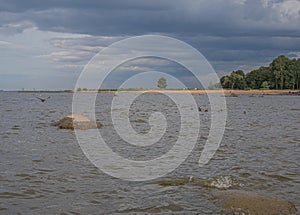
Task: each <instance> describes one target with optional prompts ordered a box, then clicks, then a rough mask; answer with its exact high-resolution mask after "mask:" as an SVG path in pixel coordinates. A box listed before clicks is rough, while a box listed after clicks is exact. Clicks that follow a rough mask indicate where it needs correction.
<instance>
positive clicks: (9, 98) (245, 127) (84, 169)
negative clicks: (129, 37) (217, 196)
mask: <svg viewBox="0 0 300 215" xmlns="http://www.w3.org/2000/svg"><path fill="white" fill-rule="evenodd" d="M35 96H36V94H33V93H7V92H2V93H0V116H1V118H0V119H1V121H0V146H1V147H0V151H1V157H0V163H1V164H0V170H1V175H0V182H1V184H0V213H3V214H17V213H20V214H118V213H120V214H136V213H140V214H144V213H170V214H184V213H187V214H220V213H222V211H221V209H220V208H219V207H218V206H217V205H216V204H215V202H214V200H213V198H212V193H213V192H214V191H216V190H219V189H233V188H234V189H241V190H249V191H255V192H259V193H263V194H267V195H271V196H276V197H279V198H283V199H286V200H289V201H291V202H293V203H294V204H295V205H296V207H297V208H298V210H299V209H300V197H299V196H300V168H299V158H300V153H299V152H300V148H299V146H300V131H299V128H300V97H297V96H265V97H249V96H239V97H238V98H226V99H227V100H226V102H227V114H228V118H227V124H226V130H225V134H224V137H223V140H222V143H221V146H220V148H219V149H218V151H217V153H216V154H215V155H214V157H213V159H212V160H211V161H210V162H209V163H208V164H207V165H205V166H204V167H201V168H200V167H199V166H198V164H197V162H198V159H199V156H200V153H201V151H202V148H203V145H204V144H205V141H206V140H207V136H208V133H209V127H210V115H209V114H210V110H208V112H199V116H200V119H201V131H200V133H199V138H198V142H197V145H196V146H195V148H194V150H193V152H192V153H191V155H190V156H189V157H188V159H187V160H186V161H185V162H184V163H183V164H182V165H181V166H179V168H177V169H176V170H175V171H173V172H172V173H170V174H167V175H166V176H165V177H163V178H159V179H156V180H152V181H146V182H126V181H122V180H120V179H116V178H113V177H111V176H108V175H106V174H104V173H103V172H102V171H101V170H99V169H98V168H96V167H95V166H93V164H92V163H91V162H90V161H89V160H88V159H87V158H86V157H85V155H84V154H83V152H82V150H81V148H80V146H79V144H78V142H77V140H76V137H75V135H74V132H73V131H71V130H60V129H58V128H57V127H54V126H52V125H51V123H53V122H55V121H57V120H59V119H61V118H63V117H65V116H66V115H69V114H70V113H71V112H72V96H73V95H72V94H71V93H55V94H54V93H53V94H50V93H49V94H44V95H43V96H44V97H46V96H51V98H50V99H49V100H47V101H46V102H44V103H42V102H40V101H39V100H37V99H36V98H35ZM82 96H85V97H86V98H87V99H88V98H89V96H90V94H88V93H87V94H86V93H82ZM179 96H183V97H184V94H182V95H179ZM112 98H113V94H110V93H103V94H100V95H99V96H98V99H97V102H96V118H97V120H100V121H101V123H103V125H104V126H103V127H102V128H101V129H100V132H101V134H102V135H103V136H104V139H105V140H106V141H107V142H108V145H109V146H110V147H111V148H112V149H113V151H115V152H116V153H118V154H120V155H122V156H123V157H127V158H131V159H135V160H147V159H153V158H156V157H158V156H161V155H162V154H164V153H165V152H167V151H168V150H170V148H172V146H173V145H174V143H175V142H176V138H177V136H178V131H179V130H180V116H179V115H178V110H177V107H176V105H175V104H174V103H172V101H171V100H168V99H167V98H166V97H165V96H163V95H160V94H146V95H143V96H140V97H139V98H138V99H137V100H136V101H135V103H134V104H132V107H131V112H130V116H131V117H130V121H131V123H132V127H133V128H134V129H135V130H136V131H137V132H140V133H143V132H144V133H146V132H148V131H149V129H150V126H149V124H148V119H149V116H150V114H151V113H152V112H156V111H159V112H161V113H163V114H164V115H165V117H166V119H167V121H168V127H167V130H166V134H165V135H164V136H163V137H162V138H161V139H160V141H159V142H158V143H156V144H155V145H153V146H152V147H148V148H143V150H142V149H140V148H138V147H133V146H132V145H129V144H124V141H122V139H121V138H120V137H119V136H118V135H117V133H116V132H115V131H114V129H113V124H112V121H111V119H110V106H109V104H110V101H111V99H112ZM195 99H196V101H197V103H198V105H199V106H201V107H203V108H204V109H205V108H206V107H209V104H208V100H207V98H206V97H205V96H203V95H201V96H200V95H196V96H195ZM191 111H192V110H191ZM86 114H89V113H88V111H87V113H86ZM187 141H188V137H187ZM182 178H185V179H186V178H187V179H189V178H198V179H199V183H184V184H182V185H181V186H162V184H161V183H160V182H161V181H164V180H165V181H170V180H171V181H172V180H176V179H182ZM192 181H193V180H191V182H192Z"/></svg>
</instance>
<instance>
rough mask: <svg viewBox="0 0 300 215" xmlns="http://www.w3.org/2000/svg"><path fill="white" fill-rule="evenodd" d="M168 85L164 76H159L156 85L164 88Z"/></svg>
mask: <svg viewBox="0 0 300 215" xmlns="http://www.w3.org/2000/svg"><path fill="white" fill-rule="evenodd" d="M167 86H168V85H167V79H165V78H160V79H159V80H158V81H157V87H158V88H161V89H164V88H166V87H167Z"/></svg>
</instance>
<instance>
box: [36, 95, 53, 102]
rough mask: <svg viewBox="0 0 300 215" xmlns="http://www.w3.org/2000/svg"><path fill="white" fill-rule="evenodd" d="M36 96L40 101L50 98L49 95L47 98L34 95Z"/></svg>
mask: <svg viewBox="0 0 300 215" xmlns="http://www.w3.org/2000/svg"><path fill="white" fill-rule="evenodd" d="M36 98H37V99H39V100H40V101H41V102H44V101H46V100H47V99H50V96H48V97H47V98H42V97H36Z"/></svg>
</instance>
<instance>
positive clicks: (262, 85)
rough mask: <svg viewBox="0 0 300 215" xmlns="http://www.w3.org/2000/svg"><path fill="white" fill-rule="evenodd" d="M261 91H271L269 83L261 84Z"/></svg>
mask: <svg viewBox="0 0 300 215" xmlns="http://www.w3.org/2000/svg"><path fill="white" fill-rule="evenodd" d="M261 89H264V90H268V89H269V84H268V82H267V81H264V82H263V83H262V84H261Z"/></svg>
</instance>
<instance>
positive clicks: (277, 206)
mask: <svg viewBox="0 0 300 215" xmlns="http://www.w3.org/2000/svg"><path fill="white" fill-rule="evenodd" d="M215 197H216V198H217V200H218V201H219V203H220V204H221V207H222V208H223V209H226V210H234V211H239V212H243V213H246V214H256V215H277V214H281V215H283V214H295V213H296V212H297V209H296V207H295V205H294V204H293V203H291V202H288V201H285V200H282V199H279V198H275V197H272V196H267V195H262V194H258V193H255V192H249V191H240V190H228V191H219V192H216V193H215Z"/></svg>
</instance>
